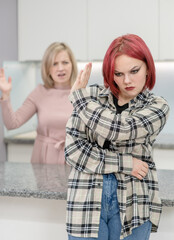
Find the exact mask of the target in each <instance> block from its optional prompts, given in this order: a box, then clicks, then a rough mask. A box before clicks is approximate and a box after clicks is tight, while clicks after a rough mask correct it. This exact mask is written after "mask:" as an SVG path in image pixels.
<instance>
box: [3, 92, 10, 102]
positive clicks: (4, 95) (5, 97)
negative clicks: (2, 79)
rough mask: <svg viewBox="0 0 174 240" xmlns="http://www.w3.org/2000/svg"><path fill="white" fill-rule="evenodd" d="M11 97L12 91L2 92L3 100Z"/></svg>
mask: <svg viewBox="0 0 174 240" xmlns="http://www.w3.org/2000/svg"><path fill="white" fill-rule="evenodd" d="M9 97H10V92H2V100H6V99H8V98H9Z"/></svg>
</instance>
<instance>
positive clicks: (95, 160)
mask: <svg viewBox="0 0 174 240" xmlns="http://www.w3.org/2000/svg"><path fill="white" fill-rule="evenodd" d="M90 135H91V134H90V133H89V132H88V128H87V127H86V126H85V124H84V123H83V121H82V120H81V119H80V117H79V115H78V114H77V112H76V111H75V110H74V112H73V114H72V116H71V118H70V119H69V120H68V123H67V126H66V142H65V159H66V162H67V164H69V165H70V166H72V167H74V168H75V169H76V170H78V171H82V172H84V173H88V174H94V173H97V174H107V173H113V172H115V173H116V172H120V173H124V174H128V175H131V172H132V169H133V161H132V155H131V154H126V153H119V152H118V151H114V152H113V151H109V150H107V149H103V148H102V147H100V146H99V145H98V144H97V143H96V142H93V141H92V142H91V140H92V136H91V137H90Z"/></svg>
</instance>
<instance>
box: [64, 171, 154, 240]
mask: <svg viewBox="0 0 174 240" xmlns="http://www.w3.org/2000/svg"><path fill="white" fill-rule="evenodd" d="M117 184H118V183H117V179H116V177H115V175H114V174H106V175H103V192H102V208H101V216H100V226H99V235H98V238H84V237H74V236H71V235H69V236H68V239H69V240H120V233H121V221H120V213H119V206H118V201H117V192H116V189H117ZM116 226H117V227H116ZM151 227H152V224H151V222H150V221H147V222H145V223H144V224H143V225H141V226H140V227H137V228H134V229H133V231H132V234H131V235H129V236H128V237H126V238H124V240H140V239H141V240H148V239H149V237H150V232H151Z"/></svg>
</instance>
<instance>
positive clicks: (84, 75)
mask: <svg viewBox="0 0 174 240" xmlns="http://www.w3.org/2000/svg"><path fill="white" fill-rule="evenodd" d="M91 69H92V63H87V64H86V66H85V69H84V70H81V71H80V73H79V75H78V77H77V79H76V81H75V83H74V85H73V86H72V88H71V92H73V91H75V90H78V89H80V88H85V87H86V86H87V84H88V81H89V77H90V74H91Z"/></svg>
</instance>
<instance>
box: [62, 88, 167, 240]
mask: <svg viewBox="0 0 174 240" xmlns="http://www.w3.org/2000/svg"><path fill="white" fill-rule="evenodd" d="M70 100H71V102H72V103H73V106H74V111H73V113H72V116H71V118H70V119H69V121H68V123H67V127H66V132H67V137H66V143H65V157H66V162H67V163H68V164H69V165H71V166H72V170H71V173H70V175H69V182H68V194H67V232H68V233H69V234H70V235H73V236H77V237H96V238H97V237H98V230H99V222H100V212H101V197H102V187H103V176H102V174H109V173H115V176H116V178H117V180H118V188H117V196H118V202H119V208H120V218H121V223H122V230H121V239H122V238H124V237H126V236H128V235H129V234H131V232H132V229H133V228H135V227H138V226H140V225H141V224H143V223H144V222H146V221H147V220H150V221H151V222H152V231H157V228H158V224H159V219H160V214H161V209H162V205H161V201H160V198H159V190H158V180H157V172H156V167H155V163H154V162H153V159H152V156H151V154H152V146H153V143H154V141H155V138H156V136H157V135H158V134H159V132H160V131H161V130H162V128H163V127H164V125H165V123H166V120H167V117H168V113H169V107H168V104H167V102H166V101H165V100H164V99H163V98H161V97H157V96H154V95H153V94H152V93H150V92H149V91H148V90H146V91H144V92H143V93H140V94H139V95H138V96H137V97H136V98H134V99H133V100H131V101H130V102H129V106H128V108H127V109H126V110H124V111H123V112H122V113H121V114H117V110H116V108H115V105H114V102H113V95H112V93H111V92H110V90H109V89H106V88H104V87H103V86H96V85H95V86H91V87H89V88H86V89H80V90H77V91H75V92H73V93H72V94H71V95H70ZM106 140H107V141H109V143H110V144H109V146H108V149H104V148H103V146H104V143H105V141H106ZM133 157H136V158H138V159H141V160H143V161H145V162H147V163H148V165H149V171H148V174H147V176H146V177H145V178H144V179H143V180H138V179H137V178H135V177H133V176H131V172H132V167H133V161H132V158H133Z"/></svg>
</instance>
